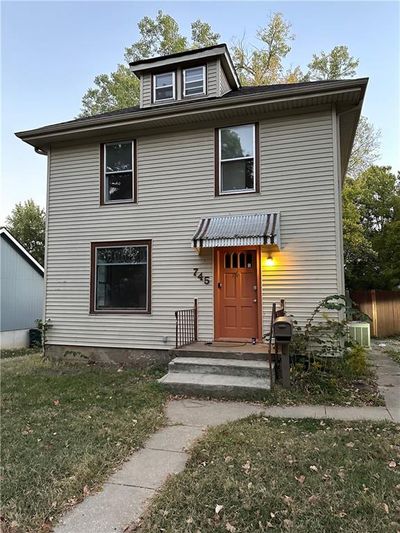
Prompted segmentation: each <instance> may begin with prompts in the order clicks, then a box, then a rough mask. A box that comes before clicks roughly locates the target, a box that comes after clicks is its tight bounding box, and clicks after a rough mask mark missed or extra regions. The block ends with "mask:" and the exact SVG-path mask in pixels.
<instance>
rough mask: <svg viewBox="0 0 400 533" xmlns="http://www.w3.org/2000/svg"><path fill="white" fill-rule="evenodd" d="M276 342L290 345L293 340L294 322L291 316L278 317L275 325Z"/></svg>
mask: <svg viewBox="0 0 400 533" xmlns="http://www.w3.org/2000/svg"><path fill="white" fill-rule="evenodd" d="M273 331H274V337H275V342H281V343H288V342H290V341H291V340H292V335H293V320H292V318H291V317H290V316H278V317H277V318H276V319H275V321H274V324H273Z"/></svg>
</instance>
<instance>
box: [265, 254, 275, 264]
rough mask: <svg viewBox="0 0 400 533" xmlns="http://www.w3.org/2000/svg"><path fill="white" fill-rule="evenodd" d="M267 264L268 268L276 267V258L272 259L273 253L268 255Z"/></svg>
mask: <svg viewBox="0 0 400 533" xmlns="http://www.w3.org/2000/svg"><path fill="white" fill-rule="evenodd" d="M265 264H266V265H267V267H272V266H274V258H273V257H272V255H271V253H269V254H268V257H267V259H266V261H265Z"/></svg>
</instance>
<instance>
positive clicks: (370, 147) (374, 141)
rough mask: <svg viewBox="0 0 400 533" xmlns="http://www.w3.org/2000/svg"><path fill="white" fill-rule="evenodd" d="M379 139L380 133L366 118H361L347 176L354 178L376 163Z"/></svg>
mask: <svg viewBox="0 0 400 533" xmlns="http://www.w3.org/2000/svg"><path fill="white" fill-rule="evenodd" d="M380 138H381V132H380V131H379V130H377V129H375V128H374V126H373V125H372V124H371V123H370V122H369V120H368V119H367V117H361V118H360V122H359V123H358V127H357V131H356V136H355V138H354V145H353V149H352V151H351V155H350V160H349V165H348V167H347V174H348V175H349V176H350V177H352V178H356V177H357V176H359V175H360V174H361V173H362V172H364V171H365V170H367V168H368V167H370V166H371V165H373V164H374V163H375V162H376V160H377V159H378V156H379V148H380Z"/></svg>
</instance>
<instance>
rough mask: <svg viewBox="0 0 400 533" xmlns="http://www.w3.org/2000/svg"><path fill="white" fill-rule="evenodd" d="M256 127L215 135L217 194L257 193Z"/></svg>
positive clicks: (238, 127)
mask: <svg viewBox="0 0 400 533" xmlns="http://www.w3.org/2000/svg"><path fill="white" fill-rule="evenodd" d="M256 126H257V125H256V124H245V125H243V126H232V127H228V128H221V129H219V130H217V132H216V144H217V147H216V148H217V150H216V152H217V154H216V156H217V157H218V162H217V169H218V172H217V176H216V179H217V190H218V194H234V193H246V192H255V191H256V190H257V189H258V184H257V180H258V176H257V175H256V174H257V166H258V165H257V157H258V154H257V146H256Z"/></svg>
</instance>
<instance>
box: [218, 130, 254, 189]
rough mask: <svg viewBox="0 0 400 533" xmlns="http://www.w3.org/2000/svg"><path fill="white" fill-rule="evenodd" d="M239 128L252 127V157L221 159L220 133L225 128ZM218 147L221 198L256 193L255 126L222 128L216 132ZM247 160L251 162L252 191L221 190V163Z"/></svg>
mask: <svg viewBox="0 0 400 533" xmlns="http://www.w3.org/2000/svg"><path fill="white" fill-rule="evenodd" d="M240 126H252V127H253V155H252V156H251V157H250V156H248V157H234V158H230V159H222V157H221V155H222V142H221V132H222V130H224V129H226V128H239V127H240ZM218 145H219V153H218V157H219V184H218V185H219V195H220V196H223V195H225V194H229V195H230V194H244V193H250V192H256V183H257V178H258V176H257V175H256V173H257V168H256V167H257V165H256V149H257V148H256V125H255V124H236V125H235V126H224V127H223V128H219V130H218ZM247 159H252V160H253V188H252V189H235V190H229V191H224V190H222V163H224V162H229V161H244V160H247Z"/></svg>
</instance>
